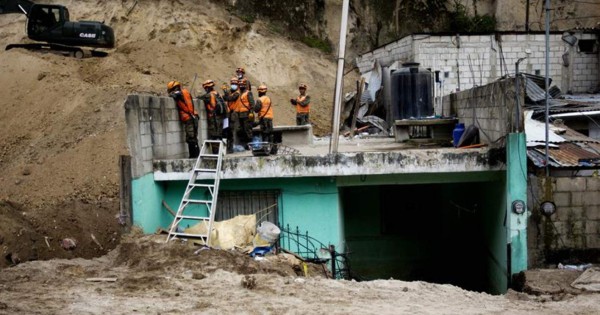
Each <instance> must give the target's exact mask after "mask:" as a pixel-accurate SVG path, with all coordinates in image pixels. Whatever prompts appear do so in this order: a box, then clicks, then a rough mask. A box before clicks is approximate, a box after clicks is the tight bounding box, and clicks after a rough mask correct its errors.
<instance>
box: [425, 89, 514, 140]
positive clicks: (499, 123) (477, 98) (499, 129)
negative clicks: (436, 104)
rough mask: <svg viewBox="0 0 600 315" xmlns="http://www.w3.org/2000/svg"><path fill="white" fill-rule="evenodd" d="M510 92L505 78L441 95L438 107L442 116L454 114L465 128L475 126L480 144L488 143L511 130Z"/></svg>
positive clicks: (512, 94) (511, 91) (512, 113)
mask: <svg viewBox="0 0 600 315" xmlns="http://www.w3.org/2000/svg"><path fill="white" fill-rule="evenodd" d="M521 88H522V87H521ZM514 91H515V81H514V79H512V78H511V79H505V80H502V81H497V82H494V83H490V84H487V85H485V86H481V87H477V88H473V89H470V90H467V91H461V92H458V93H454V94H451V95H447V96H444V98H443V100H442V106H443V107H444V112H445V113H450V114H452V115H456V117H457V118H458V119H459V122H461V123H464V124H465V126H469V125H475V126H477V127H478V128H479V130H480V133H479V134H480V137H481V141H482V142H483V143H488V144H489V143H492V142H494V141H496V140H497V139H499V138H501V137H503V136H505V135H506V134H507V133H509V132H510V131H511V128H512V126H513V121H514V110H515V98H514V93H515V92H514ZM521 95H523V93H522V92H521ZM522 101H523V97H521V102H522ZM436 112H438V109H436ZM521 128H522V125H521Z"/></svg>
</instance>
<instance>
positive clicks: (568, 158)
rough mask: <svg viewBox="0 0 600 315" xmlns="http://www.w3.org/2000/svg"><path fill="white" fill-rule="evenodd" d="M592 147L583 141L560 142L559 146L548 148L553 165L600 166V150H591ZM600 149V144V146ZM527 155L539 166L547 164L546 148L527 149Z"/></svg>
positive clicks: (551, 164)
mask: <svg viewBox="0 0 600 315" xmlns="http://www.w3.org/2000/svg"><path fill="white" fill-rule="evenodd" d="M582 146H583V147H582ZM584 147H585V148H588V149H592V148H590V147H589V146H588V144H586V143H583V144H580V145H577V144H575V143H569V142H566V143H560V144H558V148H550V149H549V150H548V158H549V162H550V166H552V167H559V168H560V167H599V166H600V154H599V153H598V152H599V151H597V150H596V152H590V151H589V150H586V149H584ZM598 148H599V149H600V146H598ZM527 156H528V157H529V159H530V160H531V161H532V162H533V163H534V164H535V165H536V166H538V167H544V164H545V149H544V148H530V149H528V150H527Z"/></svg>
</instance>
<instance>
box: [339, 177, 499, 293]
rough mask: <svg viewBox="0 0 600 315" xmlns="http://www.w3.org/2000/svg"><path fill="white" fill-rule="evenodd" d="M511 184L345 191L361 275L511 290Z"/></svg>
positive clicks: (353, 258)
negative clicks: (507, 219)
mask: <svg viewBox="0 0 600 315" xmlns="http://www.w3.org/2000/svg"><path fill="white" fill-rule="evenodd" d="M504 190H505V188H504V183H503V182H500V181H498V182H477V183H452V184H420V185H388V186H362V187H345V188H342V191H341V195H342V204H343V208H344V230H345V240H346V243H347V246H348V250H349V252H350V265H351V268H352V271H353V273H354V274H355V276H357V278H359V279H364V280H371V279H389V278H394V279H398V280H407V281H413V280H422V281H428V282H435V283H448V284H453V285H456V286H460V287H462V288H464V289H468V290H474V291H484V292H488V293H494V294H500V293H504V292H505V291H506V286H507V281H506V279H507V271H506V262H507V259H506V257H507V256H506V232H505V226H504V224H505V222H504V218H505V204H506V203H505V200H504V198H505V194H504Z"/></svg>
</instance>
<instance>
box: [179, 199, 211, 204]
mask: <svg viewBox="0 0 600 315" xmlns="http://www.w3.org/2000/svg"><path fill="white" fill-rule="evenodd" d="M183 201H185V202H189V203H200V204H208V203H212V200H199V199H183Z"/></svg>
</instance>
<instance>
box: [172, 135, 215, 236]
mask: <svg viewBox="0 0 600 315" xmlns="http://www.w3.org/2000/svg"><path fill="white" fill-rule="evenodd" d="M213 146H217V147H218V153H216V154H215V153H213V151H212V147H213ZM224 155H225V150H224V145H223V142H221V141H219V140H205V141H204V142H203V144H202V148H201V149H200V155H198V159H197V160H196V163H195V164H194V168H193V169H192V176H190V180H189V182H188V184H187V187H186V189H185V192H184V193H183V197H182V198H181V203H180V204H179V208H178V209H177V213H176V214H175V218H174V219H173V223H172V224H171V226H170V227H169V235H168V236H167V242H169V241H171V240H173V239H175V238H181V239H200V240H202V241H204V244H205V245H207V246H209V244H210V231H211V230H212V225H213V222H214V220H215V212H216V209H217V197H218V195H219V182H220V180H221V165H222V162H223V157H224ZM192 192H195V196H194V197H193V196H192ZM202 193H204V194H203V195H204V196H207V197H208V198H198V195H199V194H202ZM195 221H197V222H195ZM182 222H185V223H191V222H193V223H194V224H196V223H200V222H206V223H207V224H206V225H207V230H206V233H205V234H191V233H184V232H183V229H180V228H179V225H180V224H181V223H182Z"/></svg>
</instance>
